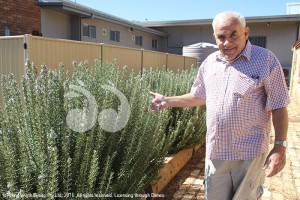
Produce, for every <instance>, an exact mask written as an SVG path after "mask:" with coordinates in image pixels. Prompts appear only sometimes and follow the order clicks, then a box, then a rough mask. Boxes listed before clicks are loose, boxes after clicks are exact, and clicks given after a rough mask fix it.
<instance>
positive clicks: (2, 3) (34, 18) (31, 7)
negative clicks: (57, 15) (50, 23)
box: [0, 0, 41, 36]
mask: <svg viewBox="0 0 300 200" xmlns="http://www.w3.org/2000/svg"><path fill="white" fill-rule="evenodd" d="M6 28H8V29H9V30H10V35H23V34H32V32H33V31H35V33H36V34H39V33H40V32H41V8H40V6H39V5H38V0H0V36H4V32H5V29H6Z"/></svg>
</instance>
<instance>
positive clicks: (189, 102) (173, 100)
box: [164, 93, 205, 107]
mask: <svg viewBox="0 0 300 200" xmlns="http://www.w3.org/2000/svg"><path fill="white" fill-rule="evenodd" d="M164 100H165V101H166V102H167V105H168V107H195V106H201V105H204V104H205V100H203V99H200V98H198V97H196V96H194V95H193V94H190V93H188V94H184V95H181V96H172V97H165V98H164Z"/></svg>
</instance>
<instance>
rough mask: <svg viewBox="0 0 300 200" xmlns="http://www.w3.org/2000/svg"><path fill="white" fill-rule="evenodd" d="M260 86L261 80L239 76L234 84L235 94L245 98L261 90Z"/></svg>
mask: <svg viewBox="0 0 300 200" xmlns="http://www.w3.org/2000/svg"><path fill="white" fill-rule="evenodd" d="M260 85H261V80H259V78H251V77H249V76H246V75H244V74H239V75H238V78H237V80H236V81H235V83H234V88H233V94H234V95H237V96H239V97H241V98H243V97H245V96H247V95H249V94H251V93H253V92H254V91H256V90H257V89H259V88H260Z"/></svg>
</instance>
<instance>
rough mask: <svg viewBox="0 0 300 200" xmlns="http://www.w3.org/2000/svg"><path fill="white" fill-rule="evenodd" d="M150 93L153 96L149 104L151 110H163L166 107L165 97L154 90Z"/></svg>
mask: <svg viewBox="0 0 300 200" xmlns="http://www.w3.org/2000/svg"><path fill="white" fill-rule="evenodd" d="M150 94H151V95H152V96H153V97H154V99H153V100H152V105H151V110H152V111H153V112H156V111H159V110H163V109H166V108H167V107H168V106H167V102H166V100H165V97H164V96H163V95H161V94H159V93H155V92H150Z"/></svg>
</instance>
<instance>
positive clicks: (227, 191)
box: [205, 153, 267, 200]
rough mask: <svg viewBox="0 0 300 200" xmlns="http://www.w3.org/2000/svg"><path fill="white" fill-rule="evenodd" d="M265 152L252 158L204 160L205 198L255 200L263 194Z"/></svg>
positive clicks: (209, 199)
mask: <svg viewBox="0 0 300 200" xmlns="http://www.w3.org/2000/svg"><path fill="white" fill-rule="evenodd" d="M266 157H267V153H264V154H261V155H260V156H258V157H257V158H255V159H252V160H232V161H231V160H208V159H206V161H205V197H206V199H207V200H257V199H260V198H261V196H262V194H263V188H262V185H263V183H264V180H265V171H264V170H263V169H262V168H263V165H264V163H265V161H266Z"/></svg>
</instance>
